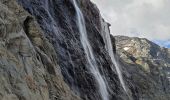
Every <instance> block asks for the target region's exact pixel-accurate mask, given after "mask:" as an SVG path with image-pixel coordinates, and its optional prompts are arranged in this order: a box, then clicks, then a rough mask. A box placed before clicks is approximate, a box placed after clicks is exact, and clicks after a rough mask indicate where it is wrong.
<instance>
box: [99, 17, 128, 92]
mask: <svg viewBox="0 0 170 100" xmlns="http://www.w3.org/2000/svg"><path fill="white" fill-rule="evenodd" d="M101 20H102V21H101V23H102V31H103V32H102V33H103V34H102V35H103V39H104V42H105V48H106V50H107V51H108V53H109V55H110V58H111V60H112V63H113V64H114V65H115V67H116V71H117V74H118V77H119V80H120V83H121V85H122V87H123V89H124V91H125V92H126V94H127V95H128V93H127V92H128V91H127V89H126V85H125V82H124V80H123V76H122V73H121V70H120V65H119V63H118V62H117V61H116V59H115V55H114V53H113V47H112V42H111V38H110V30H109V26H108V23H106V22H104V21H103V19H101Z"/></svg>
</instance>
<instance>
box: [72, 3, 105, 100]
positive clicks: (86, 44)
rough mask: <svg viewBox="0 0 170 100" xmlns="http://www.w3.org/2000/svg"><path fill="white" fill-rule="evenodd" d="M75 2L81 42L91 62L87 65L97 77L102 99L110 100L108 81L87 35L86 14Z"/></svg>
mask: <svg viewBox="0 0 170 100" xmlns="http://www.w3.org/2000/svg"><path fill="white" fill-rule="evenodd" d="M73 4H74V7H75V10H76V17H77V26H78V29H79V32H80V40H81V44H82V46H83V49H84V51H85V54H86V58H87V61H88V64H89V66H87V67H88V68H89V70H90V71H91V73H92V74H93V75H94V78H95V79H96V82H97V84H98V88H99V92H100V94H101V97H102V99H103V100H108V91H107V86H106V83H105V81H104V79H103V77H102V75H101V74H100V72H99V69H98V65H97V63H96V60H95V57H94V54H93V50H92V47H91V45H90V42H89V40H88V37H87V31H86V25H85V20H84V16H83V14H82V12H81V10H80V8H79V7H78V5H77V2H76V0H73ZM96 100H97V98H96Z"/></svg>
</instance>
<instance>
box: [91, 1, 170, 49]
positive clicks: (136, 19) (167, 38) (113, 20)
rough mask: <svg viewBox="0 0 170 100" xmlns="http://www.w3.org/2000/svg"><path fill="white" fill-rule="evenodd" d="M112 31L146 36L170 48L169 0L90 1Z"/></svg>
mask: <svg viewBox="0 0 170 100" xmlns="http://www.w3.org/2000/svg"><path fill="white" fill-rule="evenodd" d="M91 1H92V2H94V3H95V4H96V5H97V6H98V8H99V9H100V12H101V15H102V17H103V18H104V19H105V20H106V21H107V22H109V23H110V24H111V28H110V29H111V34H113V35H126V36H132V37H142V38H147V39H149V40H151V41H154V42H156V43H157V44H159V45H161V46H165V47H169V48H170V0H91Z"/></svg>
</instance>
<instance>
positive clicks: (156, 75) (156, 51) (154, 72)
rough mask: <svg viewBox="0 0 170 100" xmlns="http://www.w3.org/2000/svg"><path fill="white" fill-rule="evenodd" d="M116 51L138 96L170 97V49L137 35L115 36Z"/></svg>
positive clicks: (146, 99)
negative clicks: (131, 36)
mask: <svg viewBox="0 0 170 100" xmlns="http://www.w3.org/2000/svg"><path fill="white" fill-rule="evenodd" d="M115 39H116V51H117V53H118V55H119V56H120V58H121V59H122V61H121V62H122V65H123V64H124V70H125V71H126V72H127V73H128V74H129V76H130V77H131V82H132V81H133V82H134V83H133V85H134V86H135V87H137V94H138V97H139V99H141V100H169V99H170V96H169V93H170V91H169V89H170V86H169V84H170V80H169V76H170V52H169V51H170V50H169V49H167V48H163V47H160V46H158V45H156V44H154V43H153V42H151V41H149V40H147V39H144V38H137V37H133V38H130V37H126V36H116V37H115Z"/></svg>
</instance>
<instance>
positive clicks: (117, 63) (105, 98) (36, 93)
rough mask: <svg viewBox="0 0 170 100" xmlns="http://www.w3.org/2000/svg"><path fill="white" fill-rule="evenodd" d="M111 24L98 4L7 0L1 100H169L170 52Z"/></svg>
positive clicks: (0, 41)
mask: <svg viewBox="0 0 170 100" xmlns="http://www.w3.org/2000/svg"><path fill="white" fill-rule="evenodd" d="M109 26H110V24H108V23H107V22H105V21H104V19H103V18H102V16H101V15H100V11H99V10H98V8H97V7H96V5H95V4H93V3H92V2H91V1H90V0H0V100H169V96H168V93H169V86H168V84H169V81H168V75H169V71H168V66H169V50H168V49H166V48H160V47H159V46H157V45H156V44H153V43H152V42H149V41H147V44H148V45H146V44H143V45H142V43H138V44H136V45H135V46H133V45H132V46H133V47H134V49H135V48H136V49H135V51H136V52H135V53H134V51H128V50H131V48H130V46H125V47H124V49H122V47H120V45H118V44H121V43H122V44H121V45H122V46H124V45H123V42H125V43H128V42H126V40H129V39H130V38H128V37H113V36H111V35H110V30H109ZM138 40H139V41H140V39H138ZM128 44H130V42H129V43H128ZM140 46H142V47H140ZM127 51H128V52H129V53H128V52H127ZM130 52H131V53H130ZM138 52H139V53H138ZM155 59H156V60H155ZM159 59H161V60H159ZM143 63H144V64H143Z"/></svg>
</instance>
